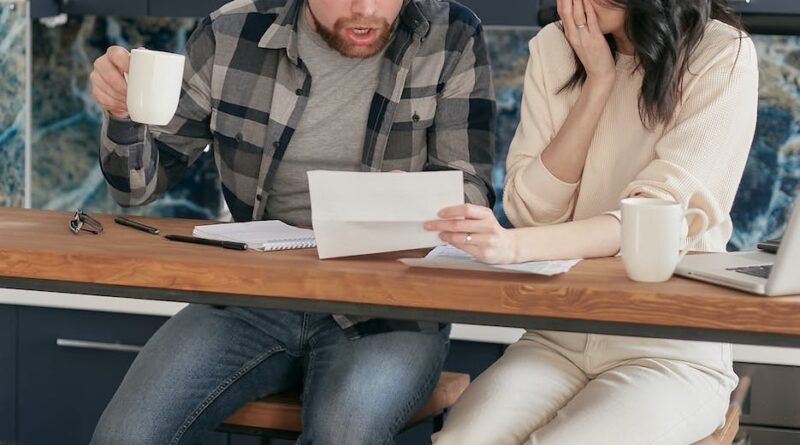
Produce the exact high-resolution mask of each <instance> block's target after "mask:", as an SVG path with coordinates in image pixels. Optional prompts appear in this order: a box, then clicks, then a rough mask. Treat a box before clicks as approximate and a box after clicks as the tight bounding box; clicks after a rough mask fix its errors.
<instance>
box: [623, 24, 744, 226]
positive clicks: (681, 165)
mask: <svg viewBox="0 0 800 445" xmlns="http://www.w3.org/2000/svg"><path fill="white" fill-rule="evenodd" d="M720 51H721V52H720V53H718V54H719V56H718V57H717V58H716V59H714V60H711V61H709V62H708V64H707V65H706V66H704V67H702V68H701V67H699V66H693V67H692V73H694V74H696V76H693V77H695V78H694V79H691V80H689V81H688V82H686V85H685V87H684V97H685V100H684V101H683V102H682V104H681V105H680V108H679V110H678V114H677V116H676V120H675V122H674V123H673V124H672V125H671V126H670V127H669V128H668V129H667V130H666V131H665V133H664V134H663V135H662V136H661V137H660V138H659V139H658V141H657V142H656V145H655V151H656V159H654V160H653V161H652V162H651V163H650V164H649V165H648V166H647V167H645V168H644V169H643V170H642V171H641V172H640V173H639V174H638V175H637V177H636V179H635V180H634V181H632V182H631V183H630V184H628V186H627V187H626V188H625V191H624V192H623V196H633V195H643V196H650V197H658V198H663V199H669V200H673V201H677V202H680V203H683V204H684V206H686V207H688V208H696V209H700V210H703V211H704V212H705V214H706V215H707V216H708V219H709V227H710V228H713V227H715V226H718V225H720V224H723V223H725V222H726V221H727V220H728V218H729V213H730V210H731V207H732V205H733V199H734V197H735V195H736V190H737V188H738V186H739V181H740V180H741V177H742V172H743V171H744V167H745V164H746V162H747V156H748V153H749V151H750V145H751V143H752V140H753V133H754V131H755V123H756V114H757V110H758V68H757V63H756V61H755V59H756V54H755V48H754V46H753V43H752V41H751V40H750V39H749V38H745V39H743V40H742V45H741V48H739V47H738V45H736V46H730V45H729V46H727V48H720ZM734 63H735V64H734ZM696 70H700V71H699V72H698V71H696ZM690 76H691V74H690ZM696 223H698V224H692V225H690V226H689V235H690V236H691V235H695V234H697V230H699V229H700V227H697V226H698V225H699V221H698V222H696ZM726 241H727V240H726Z"/></svg>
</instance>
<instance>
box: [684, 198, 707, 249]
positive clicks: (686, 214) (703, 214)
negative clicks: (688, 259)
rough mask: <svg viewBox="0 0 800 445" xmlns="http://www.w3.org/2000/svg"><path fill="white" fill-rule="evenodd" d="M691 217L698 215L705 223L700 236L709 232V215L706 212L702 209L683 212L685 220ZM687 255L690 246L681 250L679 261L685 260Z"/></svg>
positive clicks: (699, 232)
mask: <svg viewBox="0 0 800 445" xmlns="http://www.w3.org/2000/svg"><path fill="white" fill-rule="evenodd" d="M691 215H696V216H698V217H699V218H700V219H701V220H702V221H703V228H702V229H700V231H698V232H697V233H698V234H702V233H703V232H705V231H706V230H708V215H706V212H704V211H702V210H700V209H688V210H686V211H685V212H683V218H684V219H685V218H688V217H689V216H691ZM687 253H689V247H688V246H687V247H685V248H683V249H682V250H681V253H680V256H679V257H678V260H679V261H680V260H681V259H683V257H684V256H686V254H687Z"/></svg>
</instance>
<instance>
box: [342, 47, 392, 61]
mask: <svg viewBox="0 0 800 445" xmlns="http://www.w3.org/2000/svg"><path fill="white" fill-rule="evenodd" d="M384 46H386V45H377V44H376V45H369V46H363V45H341V46H339V47H338V48H336V49H337V51H339V54H341V55H343V56H344V57H349V58H351V59H369V58H370V57H373V56H375V55H376V54H378V53H379V52H381V50H382V49H383V47H384Z"/></svg>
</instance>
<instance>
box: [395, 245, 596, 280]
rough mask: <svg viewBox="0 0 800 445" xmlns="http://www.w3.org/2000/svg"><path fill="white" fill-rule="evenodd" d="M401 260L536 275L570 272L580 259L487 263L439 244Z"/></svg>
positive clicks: (462, 268) (420, 265)
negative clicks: (427, 251)
mask: <svg viewBox="0 0 800 445" xmlns="http://www.w3.org/2000/svg"><path fill="white" fill-rule="evenodd" d="M400 262H402V263H403V264H406V265H408V266H412V267H430V268H434V269H461V270H476V271H481V272H506V273H529V274H536V275H546V276H552V275H558V274H561V273H564V272H568V271H569V270H570V269H572V267H573V266H575V265H576V264H578V262H580V260H558V261H531V262H529V263H518V264H486V263H482V262H480V261H477V260H476V259H475V258H473V257H472V255H470V254H468V253H466V252H464V251H462V250H459V249H456V248H455V247H453V246H450V245H447V246H439V247H437V248H435V249H433V250H432V251H431V252H430V253H429V254H428V255H427V256H426V257H425V258H402V259H400Z"/></svg>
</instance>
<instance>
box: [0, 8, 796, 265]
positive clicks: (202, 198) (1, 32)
mask: <svg viewBox="0 0 800 445" xmlns="http://www.w3.org/2000/svg"><path fill="white" fill-rule="evenodd" d="M4 14H5V12H4ZM12 21H13V20H12ZM7 22H9V19H8V18H6V16H5V15H0V44H3V45H6V43H5V42H6V40H8V39H9V38H10V37H9V36H10V35H11V34H12V31H11V29H12V28H13V26H9V24H8V23H7ZM194 25H195V21H194V20H192V19H161V18H145V19H136V20H131V19H116V18H99V17H82V18H78V17H71V18H70V19H69V21H68V22H67V23H66V24H65V25H64V26H60V27H57V28H53V29H50V28H47V27H45V26H43V25H41V24H39V23H34V25H33V29H32V32H33V48H34V51H33V67H32V70H33V112H32V120H33V128H32V131H33V140H32V146H33V153H32V170H33V171H32V175H33V176H32V187H31V188H32V189H31V194H32V203H33V206H34V207H38V208H48V209H63V210H74V209H75V208H77V207H82V208H84V209H87V210H89V211H101V212H116V213H119V212H134V213H138V214H151V215H163V216H178V217H191V218H206V219H213V218H220V217H222V218H224V217H225V215H226V213H225V209H224V204H223V202H222V200H221V194H220V187H219V183H218V179H217V177H216V173H215V169H214V165H213V159H212V156H211V153H208V154H206V155H204V156H203V157H201V159H200V161H199V162H198V163H197V165H196V166H195V168H194V169H193V170H192V171H191V172H190V173H189V175H188V176H187V178H186V179H185V180H184V182H183V183H182V184H181V185H180V186H179V187H177V188H176V189H175V190H174V191H172V192H171V193H170V194H169V195H167V196H165V197H164V198H162V199H160V200H159V201H157V202H155V203H153V204H150V205H148V206H146V207H143V208H138V209H120V208H119V206H117V205H116V204H115V203H114V202H113V201H112V200H111V198H110V197H109V194H108V192H107V190H106V186H105V183H104V180H103V177H102V174H101V173H100V170H99V167H98V162H97V147H98V133H99V127H100V120H101V119H100V118H101V113H100V110H99V109H98V108H97V106H96V105H95V104H94V101H93V100H92V98H91V92H90V85H89V82H88V73H89V71H90V70H91V64H92V61H93V60H94V59H95V58H96V57H98V56H99V55H100V54H101V53H102V52H103V51H104V50H105V48H106V47H108V46H109V45H112V44H119V45H123V46H126V47H128V48H135V47H139V46H144V47H147V48H151V49H161V50H168V51H176V52H181V51H183V48H184V42H185V41H186V38H187V37H188V35H189V33H190V32H191V30H192V29H193V27H194ZM535 31H536V29H535V28H505V27H497V28H492V27H490V28H488V29H487V32H486V35H487V40H488V42H489V48H490V51H491V56H492V61H493V68H494V76H495V85H496V89H497V99H498V111H499V115H498V122H497V128H498V138H497V140H498V147H497V163H496V166H495V176H494V186H495V189H496V190H497V192H498V195H500V194H502V184H503V180H504V171H503V170H504V163H505V157H506V151H507V149H508V145H509V143H510V141H511V138H512V137H513V134H514V129H515V127H516V124H517V122H518V120H519V103H520V99H521V95H522V88H521V86H522V77H523V75H524V70H525V64H526V62H527V57H528V49H527V42H528V40H529V39H530V38H531V37H532V36H533V35H534V34H535ZM755 40H756V44H757V46H758V50H759V54H760V57H761V77H762V87H761V100H760V105H759V123H758V129H757V135H756V140H755V142H754V144H753V150H752V152H751V156H750V160H749V163H748V166H747V170H746V172H745V176H744V178H743V180H742V187H741V189H740V191H739V194H738V196H737V199H736V203H735V206H734V210H733V217H734V222H735V226H736V232H735V233H734V236H733V239H732V240H731V244H730V247H731V248H732V249H741V248H751V247H752V246H753V245H754V243H755V242H757V241H758V240H761V239H763V238H765V237H771V236H775V235H777V234H779V233H780V231H781V229H782V226H783V222H784V220H785V217H786V212H787V209H788V208H789V206H790V204H791V200H792V198H793V196H794V193H795V190H796V189H797V187H798V185H800V184H798V182H799V181H800V137H798V132H800V37H779V36H757V37H755ZM7 47H8V46H7ZM15 47H16V46H15ZM6 54H7V53H6V52H5V51H0V57H4V59H2V63H0V70H3V74H4V75H3V77H2V79H3V80H0V97H2V98H3V99H2V101H0V103H2V107H3V108H0V119H3V121H2V122H3V124H2V127H0V128H2V129H11V128H14V123H15V122H16V121H15V120H14V119H15V116H16V115H15V114H14V113H13V111H14V110H16V109H18V108H15V105H12V104H13V103H15V102H14V101H15V100H18V99H16V98H17V97H18V92H19V88H18V87H17V86H15V85H16V84H13V83H12V80H13V79H19V75H20V74H19V72H17V74H16V77H15V75H14V74H7V72H9V71H11V70H12V69H13V68H12V67H14V66H15V65H14V62H15V61H14V60H13V58H12V60H8V56H7V55H6ZM17 82H18V80H17ZM6 98H8V99H6ZM0 131H2V132H0V147H2V152H0V174H2V176H1V177H3V178H4V179H3V182H2V184H0V205H6V206H8V205H15V206H16V205H20V203H21V201H20V198H19V194H20V187H21V184H22V179H21V172H22V168H23V166H21V165H20V162H19V160H20V159H21V156H22V155H21V152H20V151H19V150H14V149H9V147H11V145H8V143H7V142H6V140H5V139H4V138H6V137H8V136H6V134H7V133H11V132H14V131H15V130H0ZM6 178H8V179H6ZM495 210H496V211H497V213H498V216H500V218H501V219H503V218H504V216H503V214H502V209H501V208H500V206H499V205H498V206H497V207H496V209H495Z"/></svg>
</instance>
